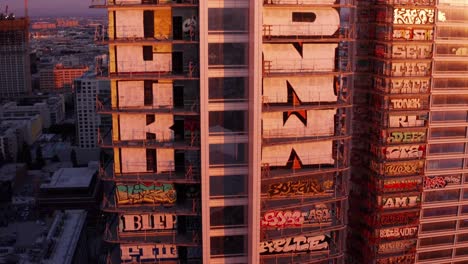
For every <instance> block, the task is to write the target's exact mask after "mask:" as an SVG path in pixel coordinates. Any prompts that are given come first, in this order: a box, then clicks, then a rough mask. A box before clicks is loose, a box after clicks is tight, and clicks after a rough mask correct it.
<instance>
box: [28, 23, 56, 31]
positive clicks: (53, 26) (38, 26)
mask: <svg viewBox="0 0 468 264" xmlns="http://www.w3.org/2000/svg"><path fill="white" fill-rule="evenodd" d="M31 28H32V29H35V30H39V29H56V28H57V25H56V24H55V23H50V22H35V23H32V25H31Z"/></svg>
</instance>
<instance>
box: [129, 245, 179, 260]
mask: <svg viewBox="0 0 468 264" xmlns="http://www.w3.org/2000/svg"><path fill="white" fill-rule="evenodd" d="M120 251H121V259H122V262H124V263H125V262H132V263H133V262H134V261H137V259H139V260H140V261H142V262H145V261H151V262H154V260H158V259H176V258H177V257H178V254H177V247H176V246H175V245H167V244H155V245H120Z"/></svg>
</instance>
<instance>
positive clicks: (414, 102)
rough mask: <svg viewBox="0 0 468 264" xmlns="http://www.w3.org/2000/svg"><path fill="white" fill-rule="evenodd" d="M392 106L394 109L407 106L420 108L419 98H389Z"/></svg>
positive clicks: (407, 107)
mask: <svg viewBox="0 0 468 264" xmlns="http://www.w3.org/2000/svg"><path fill="white" fill-rule="evenodd" d="M390 102H392V105H393V108H395V109H402V108H405V109H409V108H416V109H417V108H421V99H419V98H414V99H391V100H390Z"/></svg>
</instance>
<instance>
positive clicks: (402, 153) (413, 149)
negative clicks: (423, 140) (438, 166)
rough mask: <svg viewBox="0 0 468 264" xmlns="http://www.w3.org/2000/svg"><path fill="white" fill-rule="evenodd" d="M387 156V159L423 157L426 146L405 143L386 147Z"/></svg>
mask: <svg viewBox="0 0 468 264" xmlns="http://www.w3.org/2000/svg"><path fill="white" fill-rule="evenodd" d="M384 151H385V157H386V158H387V159H409V158H422V157H424V154H425V152H426V146H421V145H404V146H391V147H386V148H384Z"/></svg>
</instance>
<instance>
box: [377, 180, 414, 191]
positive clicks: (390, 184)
mask: <svg viewBox="0 0 468 264" xmlns="http://www.w3.org/2000/svg"><path fill="white" fill-rule="evenodd" d="M420 184H421V180H420V179H405V180H387V181H384V190H383V191H384V192H394V191H409V190H415V189H417V187H418V186H420Z"/></svg>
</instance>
